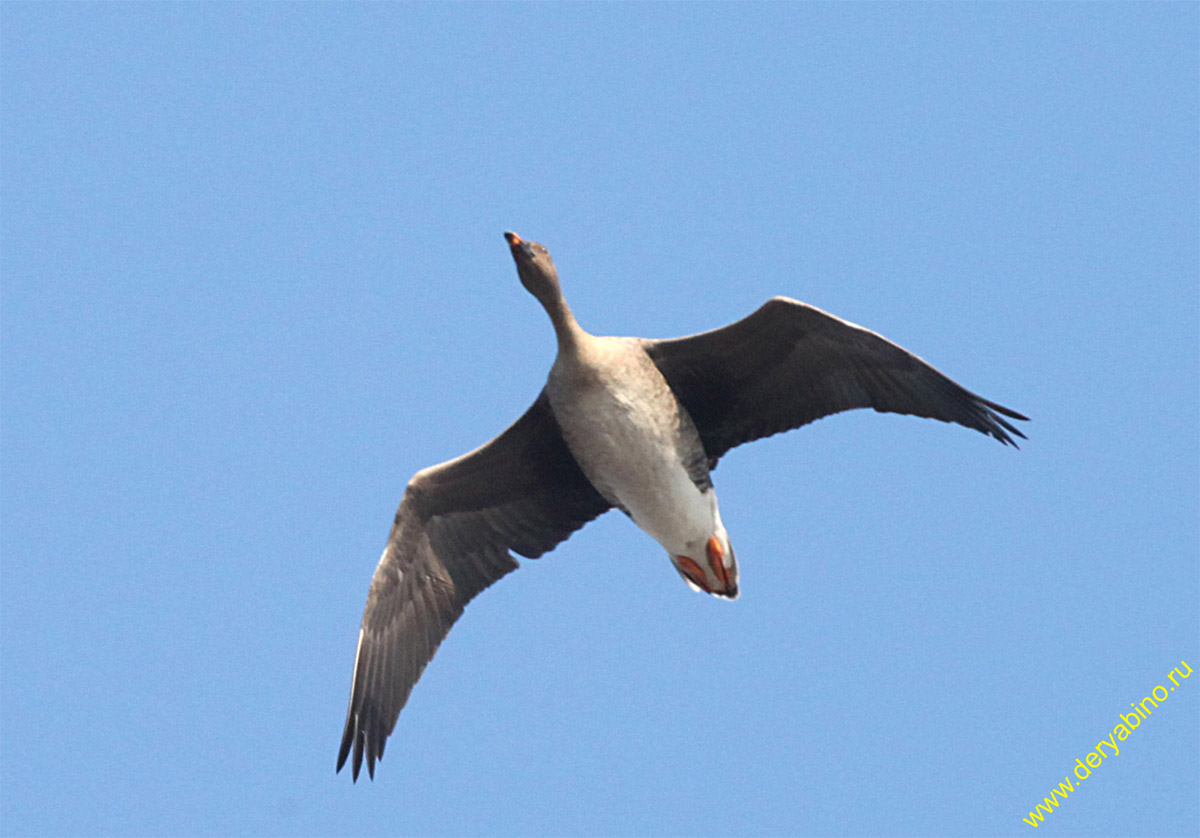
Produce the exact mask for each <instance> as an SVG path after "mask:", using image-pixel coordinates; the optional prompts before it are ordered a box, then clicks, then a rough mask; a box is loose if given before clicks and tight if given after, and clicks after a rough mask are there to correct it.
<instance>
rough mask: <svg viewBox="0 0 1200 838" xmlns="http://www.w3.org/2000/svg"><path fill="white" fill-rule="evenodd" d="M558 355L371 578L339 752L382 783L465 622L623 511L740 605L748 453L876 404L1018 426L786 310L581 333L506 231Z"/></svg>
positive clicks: (400, 531)
mask: <svg viewBox="0 0 1200 838" xmlns="http://www.w3.org/2000/svg"><path fill="white" fill-rule="evenodd" d="M504 237H505V239H507V241H508V245H509V249H510V250H511V251H512V257H513V260H514V261H515V262H516V265H517V274H518V276H519V277H520V280H521V284H522V285H524V286H525V289H526V290H527V291H529V293H530V294H532V295H533V296H534V297H536V298H537V300H538V302H540V303H541V304H542V307H543V308H545V309H546V313H547V314H548V315H549V316H550V322H551V323H552V324H553V326H554V332H555V335H556V336H557V338H558V355H557V357H556V358H555V359H554V365H553V366H552V367H551V368H550V375H549V377H548V378H547V381H546V386H545V387H544V388H543V389H542V392H541V393H540V394H539V395H538V397H537V399H535V400H534V402H533V405H532V406H531V407H530V408H529V409H528V410H527V411H525V414H524V415H523V416H522V417H521V418H520V419H518V420H517V421H516V422H515V423H513V424H512V425H511V426H510V427H509V428H508V429H507V430H505V431H504V432H503V433H501V434H500V435H499V436H498V437H496V438H495V439H493V440H492V441H491V442H488V443H487V444H485V445H483V446H481V447H479V448H477V449H475V450H474V451H471V452H470V453H467V454H464V455H462V456H461V457H458V458H457V459H454V460H450V461H449V462H445V463H441V464H440V465H435V466H430V467H429V468H426V469H423V470H421V471H419V472H417V473H416V475H414V476H413V478H412V480H410V481H409V484H408V488H407V489H406V490H405V492H404V498H403V499H402V500H401V501H400V507H399V509H398V510H397V512H396V518H395V523H394V524H393V526H392V530H391V534H390V535H389V536H388V541H387V546H386V547H385V548H384V551H383V556H382V557H381V558H380V560H379V565H378V566H377V567H376V568H375V575H374V576H373V577H372V579H371V588H370V592H369V593H368V595H367V604H366V608H365V609H364V611H363V618H362V626H361V628H360V629H359V633H358V648H357V650H356V652H355V661H354V675H353V679H352V681H351V686H350V707H349V710H348V712H347V714H346V727H345V732H344V734H343V735H342V744H341V748H340V749H339V751H338V760H337V770H338V771H341V769H342V766H343V765H345V763H346V758H347V756H349V754H350V753H351V750H353V754H354V758H353V777H354V780H355V781H357V780H358V773H359V769H360V768H361V767H362V761H363V756H364V755H365V756H366V759H367V771H368V772H369V773H370V775H371V777H372V778H374V776H375V761H376V760H378V759H380V758H382V757H383V750H384V746H385V744H386V742H387V738H388V736H390V735H391V733H392V730H393V728H394V727H395V726H396V719H397V718H398V716H399V714H400V709H401V708H402V707H403V706H404V703H405V702H406V701H407V700H408V695H409V693H410V692H411V691H412V688H413V685H414V684H415V683H416V682H417V679H418V678H420V677H421V673H422V671H423V670H424V669H425V666H426V664H428V663H429V661H430V659H431V658H432V657H433V654H434V652H435V651H436V650H437V647H438V644H439V643H441V641H442V639H443V638H444V637H445V636H446V633H447V632H448V631H449V630H450V626H451V625H452V624H453V623H454V621H455V620H456V619H458V617H459V615H460V614H461V613H462V611H463V607H464V606H466V604H467V603H468V602H469V601H470V600H471V599H472V598H473V597H474V596H475V595H476V594H478V593H479V592H480V591H482V590H483V589H484V588H486V587H487V586H488V585H491V584H492V583H493V582H495V581H496V580H497V579H499V578H500V577H502V576H504V575H506V574H508V573H509V572H511V571H513V570H516V569H517V561H516V560H515V559H514V558H513V556H512V555H511V553H510V551H512V552H515V553H518V554H520V555H521V556H525V557H527V558H531V559H532V558H537V557H538V556H541V555H542V554H543V553H546V552H548V551H550V550H552V549H554V547H555V546H556V545H557V544H559V543H560V542H562V541H563V540H565V539H566V538H567V537H568V536H569V535H570V534H571V533H572V532H574V531H575V530H577V529H579V528H580V527H582V526H583V525H584V524H586V523H587V522H588V521H590V520H592V519H593V518H595V517H596V516H598V515H600V514H601V513H602V512H605V511H607V510H608V509H610V508H612V507H616V508H617V509H620V510H621V511H622V512H624V513H625V514H626V515H628V516H629V517H630V518H631V519H633V522H634V523H635V524H637V525H638V526H639V527H641V528H642V529H643V530H645V531H646V533H647V534H649V535H650V537H651V538H653V539H654V540H655V541H657V542H658V543H659V544H661V545H662V546H663V548H665V549H666V551H667V556H668V557H669V558H670V560H671V563H672V564H673V565H674V567H675V569H676V570H677V571H678V572H679V575H680V576H682V577H683V579H684V581H685V582H686V583H687V584H688V585H689V586H690V587H691V588H692V589H693V590H697V591H703V592H706V593H709V594H713V595H714V596H718V597H723V598H726V599H734V598H735V597H737V593H738V565H737V559H736V558H735V556H734V552H733V546H732V545H731V544H730V542H729V533H728V532H727V531H726V529H725V525H724V524H723V523H722V522H721V514H720V512H719V511H718V509H717V495H716V492H715V491H714V490H713V484H712V479H711V477H710V472H711V470H712V469H713V468H714V467H715V466H716V464H717V460H719V459H720V458H721V456H722V455H723V454H725V452H726V451H728V450H729V449H731V448H733V447H734V446H736V445H741V444H742V443H743V442H750V441H751V440H755V439H760V438H762V437H765V436H770V435H772V434H776V433H779V432H781V431H786V430H789V429H791V428H798V427H800V426H801V425H805V424H807V423H809V422H812V421H814V420H816V419H820V418H822V417H824V416H829V415H830V414H833V413H839V412H841V411H843V410H852V409H854V408H860V407H870V408H874V409H875V410H877V411H880V412H881V413H907V414H911V415H914V416H924V417H928V418H930V419H938V420H941V421H943V422H955V423H957V424H959V425H963V426H965V427H968V428H974V429H975V430H977V431H980V432H981V433H985V434H987V435H989V436H992V437H995V438H996V439H997V440H999V441H1000V442H1002V443H1004V444H1006V445H1013V446H1014V447H1015V446H1016V443H1015V442H1014V440H1013V439H1012V436H1010V434H1012V435H1015V436H1018V437H1021V438H1024V437H1025V435H1024V434H1022V433H1021V432H1020V431H1019V430H1017V429H1016V428H1014V427H1013V426H1012V425H1011V424H1009V422H1008V421H1006V420H1005V418H1004V417H1005V416H1007V417H1009V418H1010V419H1020V420H1025V419H1026V417H1024V416H1022V415H1021V414H1019V413H1017V412H1016V411H1013V410H1009V409H1008V408H1006V407H1001V406H1000V405H998V404H996V403H994V402H990V401H988V400H986V399H984V398H981V397H979V396H977V395H975V394H974V393H972V392H971V391H969V390H966V389H964V388H963V387H961V386H959V385H958V384H956V383H955V382H954V381H951V380H950V379H949V378H947V377H946V376H945V375H943V374H942V373H940V372H938V371H937V370H936V369H934V368H933V367H931V366H930V365H929V364H927V363H925V362H924V361H922V360H921V359H920V358H918V357H917V356H916V355H913V354H912V353H911V352H908V351H907V350H905V349H903V348H901V347H899V346H897V345H896V344H894V343H892V342H890V341H888V340H887V339H885V338H883V337H881V336H880V335H877V334H875V333H874V332H871V331H868V330H867V329H864V328H862V327H861V326H856V325H854V324H853V323H850V322H847V321H845V320H842V319H840V318H838V317H835V316H833V315H832V314H828V313H826V312H824V311H821V310H820V309H818V308H815V307H813V306H810V305H806V304H804V303H801V302H798V301H796V300H792V299H788V298H787V297H775V298H774V299H771V300H768V301H767V302H766V303H765V304H764V305H763V306H762V307H761V308H759V309H758V310H757V311H755V312H754V313H753V314H751V315H750V316H748V317H746V318H744V319H742V320H739V321H737V322H736V323H731V324H729V325H728V326H724V327H722V328H720V329H714V330H713V331H709V332H701V333H700V334H695V335H689V336H687V337H681V338H672V339H670V340H648V339H645V338H630V337H597V336H595V335H591V334H588V333H587V332H585V331H584V330H583V328H582V327H580V325H579V324H578V323H577V322H576V320H575V317H574V315H572V313H571V309H570V308H569V307H568V306H567V301H566V300H565V299H564V298H563V293H562V289H561V288H560V287H559V283H558V272H557V270H556V269H555V267H554V262H553V261H552V260H551V258H550V252H549V251H548V250H547V249H546V248H545V247H544V246H542V245H541V244H538V243H537V242H532V241H524V240H523V239H521V237H520V236H518V235H517V234H516V233H512V232H508V233H505V234H504Z"/></svg>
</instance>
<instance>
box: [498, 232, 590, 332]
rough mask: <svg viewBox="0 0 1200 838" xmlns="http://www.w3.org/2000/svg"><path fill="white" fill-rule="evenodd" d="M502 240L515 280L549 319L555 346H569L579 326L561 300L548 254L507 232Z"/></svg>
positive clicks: (555, 269) (539, 244)
mask: <svg viewBox="0 0 1200 838" xmlns="http://www.w3.org/2000/svg"><path fill="white" fill-rule="evenodd" d="M504 239H505V241H507V242H508V248H509V250H510V251H512V257H513V261H514V262H516V263H517V276H519V277H520V278H521V284H522V285H524V286H525V290H526V291H528V292H529V293H530V294H532V295H533V296H534V297H535V298H537V301H538V302H539V303H541V304H542V308H544V309H546V313H547V314H548V315H550V320H551V321H552V322H553V323H554V330H555V332H556V333H557V334H558V338H559V342H560V343H565V342H569V341H570V340H571V339H572V338H574V337H575V336H576V335H577V334H578V332H579V325H578V324H577V323H576V322H575V318H574V316H573V315H572V314H571V309H570V307H569V306H567V301H566V299H565V298H564V297H563V293H562V286H560V285H559V284H558V269H557V268H556V267H554V260H553V259H551V258H550V251H549V250H547V249H546V246H545V245H544V244H541V243H539V242H532V241H525V240H524V239H522V238H521V237H520V236H518V235H517V234H516V233H514V232H512V231H511V230H509V231H508V232H507V233H505V234H504Z"/></svg>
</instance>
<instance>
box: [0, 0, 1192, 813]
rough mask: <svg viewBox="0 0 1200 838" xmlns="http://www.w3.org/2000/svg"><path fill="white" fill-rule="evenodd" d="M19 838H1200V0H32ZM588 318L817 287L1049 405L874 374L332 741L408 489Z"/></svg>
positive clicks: (968, 381)
mask: <svg viewBox="0 0 1200 838" xmlns="http://www.w3.org/2000/svg"><path fill="white" fill-rule="evenodd" d="M0 23H2V28H0V36H2V39H3V40H2V46H3V50H2V52H0V93H2V96H0V117H2V119H0V155H2V159H0V163H2V166H0V188H2V194H0V198H2V209H3V212H2V219H0V267H2V278H3V285H2V293H0V325H2V351H3V354H2V365H0V375H2V385H3V389H2V417H0V418H2V422H0V432H2V445H3V448H2V469H3V471H2V480H0V500H2V507H0V515H2V531H0V549H2V566H0V567H2V578H0V582H2V587H0V595H2V598H3V599H2V605H3V607H2V610H0V620H2V628H3V645H2V653H0V672H2V678H0V724H2V727H0V734H2V736H0V778H2V782H3V786H2V791H0V804H2V805H0V818H2V823H0V829H2V831H3V832H4V833H5V834H8V835H188V836H190V835H305V836H308V835H333V834H345V835H393V834H408V835H471V834H478V835H564V834H573V835H927V834H928V835H1001V834H1003V835H1017V834H1031V833H1034V832H1036V833H1037V834H1042V833H1049V834H1055V835H1132V834H1137V835H1195V834H1197V832H1198V831H1200V805H1198V802H1197V788H1200V755H1198V745H1197V743H1198V742H1200V729H1198V721H1200V679H1196V678H1193V679H1191V680H1188V681H1183V682H1181V684H1180V686H1179V689H1178V690H1176V691H1174V692H1171V693H1170V698H1169V700H1167V701H1165V702H1163V703H1162V704H1161V705H1160V706H1159V707H1158V708H1157V709H1156V710H1155V711H1154V714H1153V716H1152V717H1150V718H1149V719H1148V720H1146V721H1145V722H1144V723H1142V724H1141V725H1139V727H1138V728H1137V729H1136V730H1134V731H1133V732H1132V735H1131V736H1130V737H1129V738H1128V740H1126V741H1125V742H1122V743H1119V744H1120V745H1121V750H1120V754H1119V755H1114V756H1110V757H1109V758H1107V759H1105V760H1104V761H1103V763H1102V764H1101V765H1100V766H1099V767H1097V768H1095V769H1094V770H1093V773H1092V774H1091V776H1090V777H1088V778H1087V780H1086V781H1085V782H1083V783H1081V784H1080V786H1079V787H1078V788H1077V790H1076V791H1075V792H1073V793H1071V795H1070V797H1069V799H1067V800H1066V801H1064V802H1062V804H1061V805H1060V807H1059V808H1057V809H1056V810H1055V811H1054V812H1053V813H1052V814H1050V815H1048V816H1046V820H1045V823H1044V825H1043V826H1041V827H1038V828H1037V829H1036V830H1035V829H1034V828H1033V827H1030V826H1028V825H1027V824H1026V823H1024V822H1023V821H1022V818H1025V817H1028V813H1029V811H1030V809H1032V808H1033V807H1034V805H1035V804H1037V803H1038V802H1040V801H1041V800H1042V798H1043V797H1044V796H1045V795H1047V794H1049V792H1050V790H1051V788H1052V787H1055V788H1056V787H1057V785H1058V783H1060V782H1061V781H1062V780H1063V778H1064V776H1065V775H1067V774H1068V773H1069V772H1071V771H1072V769H1073V768H1074V767H1075V766H1076V759H1077V758H1086V757H1087V754H1088V753H1089V752H1092V751H1094V750H1095V747H1096V743H1097V741H1098V740H1099V739H1100V738H1104V737H1108V736H1109V735H1111V733H1112V730H1113V728H1114V726H1116V725H1118V724H1120V714H1121V713H1129V712H1130V702H1139V701H1141V700H1142V698H1143V697H1144V696H1146V695H1147V694H1148V693H1149V691H1150V690H1151V689H1153V688H1154V687H1155V686H1156V685H1165V686H1167V687H1170V686H1172V684H1171V682H1170V681H1169V680H1168V673H1169V672H1170V671H1171V669H1172V668H1173V667H1178V666H1179V665H1180V662H1181V661H1187V662H1188V664H1190V665H1191V666H1192V667H1200V619H1198V618H1200V613H1198V612H1200V605H1198V603H1200V581H1198V578H1200V577H1198V544H1200V524H1198V522H1200V509H1198V503H1200V501H1198V492H1197V485H1198V476H1200V445H1198V434H1197V428H1198V427H1200V398H1198V386H1197V384H1198V381H1200V376H1198V369H1197V366H1198V359H1200V340H1198V324H1200V302H1198V289H1200V283H1198V281H1197V280H1198V277H1197V261H1198V259H1197V255H1198V254H1197V241H1198V219H1200V208H1198V199H1197V184H1198V182H1200V167H1198V148H1200V143H1198V140H1197V125H1198V114H1197V101H1198V81H1197V80H1198V74H1200V73H1198V48H1197V39H1196V33H1197V29H1198V24H1200V7H1197V6H1196V5H1195V4H1189V3H1175V4H1170V3H1158V4H969V5H951V4H904V5H899V4H886V5H885V4H794V5H793V4H765V5H752V4H740V5H724V4H672V5H640V4H633V5H549V4H536V5H507V4H495V5H474V4H460V5H428V4H422V5H398V4H339V5H317V4H290V5H285V4H74V3H72V4H53V3H38V4H31V3H5V4H3V5H2V6H0ZM506 229H513V230H516V231H517V232H519V233H520V234H521V235H522V236H525V237H527V238H532V239H537V240H539V241H542V242H544V243H546V244H547V245H548V246H549V247H550V249H551V251H552V252H553V253H554V255H555V258H556V261H557V262H558V266H559V270H560V273H561V275H562V278H563V283H564V287H565V290H566V292H567V295H568V298H569V299H570V300H571V302H572V305H573V307H574V309H575V312H576V314H577V315H578V317H579V319H580V321H581V322H582V323H583V325H584V326H585V327H587V328H589V329H590V330H591V331H593V332H597V333H609V334H612V333H616V334H639V335H647V336H671V335H677V334H686V333H689V332H693V331H698V330H701V329H706V328H711V327H715V326H718V325H721V324H723V323H726V322H729V321H731V320H734V319H736V318H738V317H741V316H743V315H744V314H746V313H748V312H749V311H751V310H752V309H753V308H755V307H756V306H758V305H759V304H760V303H761V302H762V301H763V300H765V299H766V298H768V297H770V296H772V295H775V294H786V295H789V296H792V297H796V298H799V299H802V300H805V301H807V302H810V303H813V304H815V305H818V306H820V307H822V308H824V309H826V310H829V311H832V312H834V313H836V314H838V315H840V316H842V317H845V318H847V319H850V320H852V321H854V322H857V323H860V324H862V325H865V326H867V327H869V328H872V329H874V330H876V331H879V332H881V333H883V334H884V335H886V336H888V337H889V338H891V339H893V340H895V341H897V342H899V343H901V344H902V345H904V346H906V347H907V348H909V349H910V350H912V351H914V352H916V353H917V354H919V355H921V356H922V357H924V358H926V359H927V360H929V361H930V362H931V363H933V364H934V365H936V366H937V367H939V368H940V369H942V370H944V371H945V372H946V373H948V374H949V375H951V376H952V377H954V378H955V379H956V380H958V381H959V382H961V383H962V384H964V385H965V386H967V387H968V388H970V389H972V390H975V391H977V392H979V393H981V394H982V395H984V396H986V397H987V398H990V399H993V400H996V401H998V402H1000V403H1002V404H1005V405H1008V406H1011V407H1013V408H1015V409H1017V410H1020V411H1022V412H1024V413H1026V414H1028V415H1029V416H1030V417H1032V419H1033V421H1032V422H1031V423H1030V424H1029V425H1028V426H1026V428H1025V430H1026V431H1027V433H1028V435H1029V441H1028V442H1027V443H1023V444H1022V448H1021V450H1020V451H1014V450H1012V449H1008V448H1004V447H1002V446H1000V445H998V444H996V443H995V442H994V441H992V440H989V439H987V438H985V437H983V436H982V435H980V434H976V433H972V432H969V431H967V430H965V429H962V428H958V427H951V426H948V425H943V424H940V423H936V422H930V421H923V420H917V419H913V418H906V417H896V416H882V415H879V414H874V413H868V412H864V411H858V412H855V413H852V414H847V415H842V416H838V417H834V418H831V419H827V420H824V421H821V422H818V423H816V424H815V425H812V426H809V427H807V428H804V429H802V430H801V431H798V432H795V433H792V434H788V435H784V436H780V437H775V438H772V439H770V440H766V441H763V442H759V443H755V444H754V445H750V446H746V447H744V448H741V449H738V450H736V451H734V452H732V453H731V454H730V455H729V456H727V457H726V458H725V459H724V460H723V461H722V463H721V466H720V468H719V469H718V470H717V471H716V473H715V475H714V477H715V480H716V484H717V489H718V491H719V493H720V496H721V500H722V512H723V517H724V520H725V523H726V524H727V526H728V527H729V530H730V533H731V535H732V538H733V543H734V544H735V546H736V547H737V551H738V557H739V561H740V563H741V568H742V580H741V581H742V597H741V599H739V600H738V601H737V602H735V603H732V604H730V603H726V602H721V601H717V600H715V599H713V598H710V597H705V596H701V595H698V594H694V593H692V592H690V591H689V590H688V589H687V588H686V587H685V585H684V584H683V582H682V581H681V580H680V579H679V577H678V575H677V574H676V573H675V571H674V570H673V569H672V568H671V567H670V566H669V564H668V562H667V560H666V557H665V556H664V555H663V554H662V551H661V549H660V548H659V547H658V546H657V545H656V544H655V543H654V542H652V541H651V540H650V539H649V537H647V536H646V535H644V534H643V533H641V532H640V531H638V530H636V529H635V528H634V527H633V526H632V525H631V524H630V523H629V522H628V521H627V520H625V519H624V518H623V517H622V516H618V515H608V516H605V517H604V518H602V519H601V520H599V521H598V522H596V523H594V524H592V525H589V526H588V527H587V528H585V529H584V530H583V531H581V532H580V533H578V534H577V535H576V536H574V537H573V538H572V539H571V540H570V541H568V542H567V543H566V544H564V545H563V546H562V547H560V548H559V549H558V550H557V551H555V552H554V553H553V554H551V555H549V556H547V557H545V558H543V559H540V560H537V561H535V562H528V561H527V562H524V563H523V564H524V566H523V568H522V569H521V570H520V571H519V572H518V573H516V574H514V575H513V576H511V577H509V578H507V579H505V580H504V581H503V582H501V583H500V584H498V585H497V586H495V587H494V588H492V589H490V590H489V591H487V592H486V593H485V594H483V595H482V596H481V597H480V598H479V599H477V600H476V601H475V602H474V603H472V604H471V605H470V606H469V607H468V609H467V612H466V614H465V616H464V618H463V619H462V620H461V621H460V622H459V623H458V625H457V626H456V627H455V629H454V630H453V631H452V632H451V634H450V636H449V638H448V640H447V641H446V643H445V644H444V645H443V646H442V649H441V651H440V652H439V654H438V656H437V658H436V659H435V660H434V662H433V664H432V665H431V666H430V668H429V669H428V671H427V672H426V675H425V677H424V678H423V679H422V681H421V682H420V684H418V686H417V689H416V690H415V691H414V693H413V697H412V700H411V701H410V703H409V705H408V707H407V708H406V710H405V711H404V713H403V714H402V715H401V718H400V723H399V725H398V727H397V730H396V734H395V735H394V737H393V738H392V740H391V742H390V744H389V747H388V750H387V755H386V758H385V759H384V761H383V762H382V764H381V765H380V766H379V770H378V771H377V772H376V780H375V782H374V783H371V782H366V783H364V782H361V781H360V782H359V783H358V784H357V785H356V786H355V785H352V784H351V783H350V780H349V777H348V776H347V775H346V773H343V774H342V775H338V776H335V774H334V772H333V767H334V759H335V756H336V752H337V745H338V741H339V738H340V734H341V728H342V723H343V720H344V713H345V708H346V700H347V696H348V691H349V684H350V672H351V665H352V656H353V652H354V644H355V638H356V633H357V629H358V620H359V617H360V614H361V609H362V605H363V601H364V599H365V596H366V591H367V584H368V581H369V579H370V575H371V572H372V570H373V568H374V566H375V562H376V560H377V558H378V556H379V553H380V550H381V549H382V547H383V543H384V539H385V537H386V535H387V530H388V526H389V524H390V521H391V516H392V514H393V512H394V510H395V506H396V504H397V503H398V501H399V500H400V496H401V494H402V492H403V489H404V485H405V483H406V481H407V479H408V477H409V476H410V475H411V474H412V473H413V472H415V471H416V470H418V469H419V468H422V467H424V466H426V465H429V464H432V463H435V462H439V461H441V460H444V459H448V458H450V457H452V456H456V455H458V454H460V453H462V452H464V451H466V450H468V449H469V448H472V447H474V446H476V445H478V444H479V443H481V442H483V441H485V440H487V439H489V438H491V437H492V436H493V435H494V434H495V433H497V432H498V431H500V430H501V429H502V428H503V427H505V426H506V425H507V424H508V423H509V422H510V421H511V420H513V419H514V418H515V417H516V416H518V415H519V414H520V413H521V412H522V411H523V410H524V409H525V407H526V406H527V405H528V403H529V402H530V401H531V400H532V398H533V397H534V396H535V395H536V393H537V392H538V389H539V388H540V386H541V383H542V381H543V379H544V376H545V372H546V370H547V368H548V367H549V364H550V362H551V360H552V355H553V350H554V347H553V340H552V333H551V330H550V328H549V325H548V322H547V321H546V318H545V315H544V314H543V312H542V311H541V310H540V308H539V307H538V305H537V303H536V302H535V301H534V300H533V299H532V298H531V297H529V295H528V294H526V293H525V292H524V291H523V290H522V289H521V287H520V285H519V284H518V283H517V279H516V274H515V271H514V269H513V266H512V263H511V260H510V257H509V255H508V252H507V248H506V247H505V244H504V241H503V239H502V238H501V233H502V232H503V231H504V230H506Z"/></svg>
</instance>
